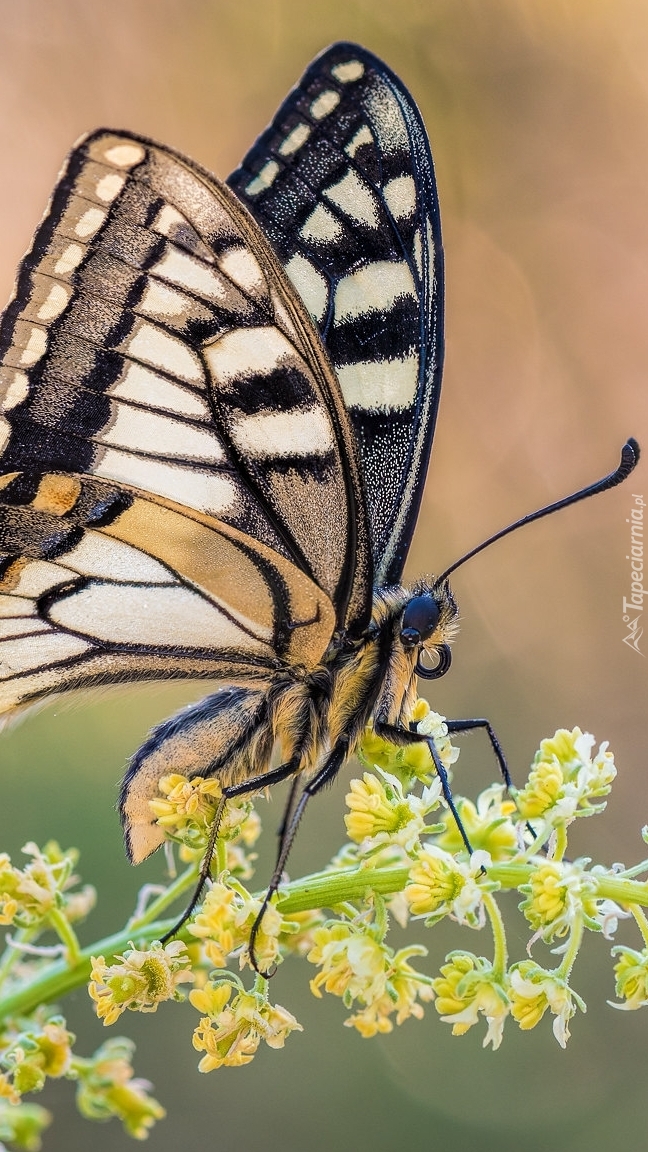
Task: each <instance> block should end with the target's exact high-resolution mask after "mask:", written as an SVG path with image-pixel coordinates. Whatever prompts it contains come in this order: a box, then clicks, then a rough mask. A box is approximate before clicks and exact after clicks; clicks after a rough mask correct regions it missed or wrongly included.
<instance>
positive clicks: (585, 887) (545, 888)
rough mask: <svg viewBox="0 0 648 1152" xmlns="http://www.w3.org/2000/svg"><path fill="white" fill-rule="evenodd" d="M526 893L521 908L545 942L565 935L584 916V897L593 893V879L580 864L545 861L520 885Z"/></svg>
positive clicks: (521, 889) (521, 890)
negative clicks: (588, 877) (589, 879)
mask: <svg viewBox="0 0 648 1152" xmlns="http://www.w3.org/2000/svg"><path fill="white" fill-rule="evenodd" d="M520 892H522V893H526V896H525V899H524V900H523V901H522V902H521V904H520V910H521V911H522V912H523V913H524V915H525V916H526V918H527V920H528V922H529V924H530V925H531V927H532V928H534V929H535V930H536V931H537V932H541V933H542V937H543V939H544V940H546V941H548V942H549V941H551V940H553V939H554V937H555V936H559V937H560V936H565V935H566V934H567V932H569V930H570V929H571V928H572V926H573V925H574V923H575V921H576V919H577V918H578V917H579V916H582V915H583V902H584V898H585V897H586V896H587V897H590V896H591V882H588V881H587V877H586V874H585V873H584V872H583V870H582V869H581V868H580V867H579V866H578V864H564V863H561V862H560V861H557V860H545V861H543V862H542V863H541V864H539V865H538V867H537V868H536V869H535V870H534V871H533V872H532V874H531V876H530V878H529V882H528V883H527V884H521V885H520Z"/></svg>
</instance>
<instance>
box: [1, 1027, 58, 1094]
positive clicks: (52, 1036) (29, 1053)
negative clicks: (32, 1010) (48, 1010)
mask: <svg viewBox="0 0 648 1152" xmlns="http://www.w3.org/2000/svg"><path fill="white" fill-rule="evenodd" d="M74 1039H75V1037H74V1036H73V1035H72V1033H71V1032H68V1030H67V1028H66V1027H65V1022H64V1021H63V1018H62V1017H60V1016H55V1017H52V1019H51V1020H48V1021H47V1022H46V1023H45V1024H43V1025H42V1026H38V1025H36V1024H34V1025H33V1026H32V1027H31V1028H29V1029H26V1030H25V1031H24V1032H21V1033H20V1034H19V1035H17V1036H16V1037H15V1038H14V1040H13V1042H12V1044H11V1046H10V1047H9V1048H7V1049H6V1050H5V1052H4V1053H3V1061H4V1063H5V1066H6V1067H11V1069H12V1080H13V1088H14V1089H15V1090H16V1091H17V1092H18V1093H19V1094H20V1095H22V1094H23V1093H25V1092H39V1091H40V1090H41V1088H42V1087H43V1086H44V1084H45V1080H46V1078H47V1077H48V1076H50V1077H52V1078H53V1079H58V1078H59V1077H61V1076H65V1075H66V1073H67V1072H68V1071H69V1069H70V1065H71V1060H72V1048H71V1046H72V1044H73V1043H74Z"/></svg>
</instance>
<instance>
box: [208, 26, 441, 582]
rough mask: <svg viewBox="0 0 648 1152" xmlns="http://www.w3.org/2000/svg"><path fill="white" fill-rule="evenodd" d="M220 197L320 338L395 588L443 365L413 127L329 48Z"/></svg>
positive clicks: (430, 208) (401, 109)
mask: <svg viewBox="0 0 648 1152" xmlns="http://www.w3.org/2000/svg"><path fill="white" fill-rule="evenodd" d="M228 184H229V185H230V187H231V188H233V189H234V191H235V192H236V194H237V196H239V197H240V199H241V200H242V201H243V203H244V204H245V205H246V207H247V208H248V209H249V210H250V212H251V213H252V214H253V215H254V216H255V218H256V219H257V220H258V222H259V223H260V225H261V227H262V229H263V231H264V232H265V234H266V235H267V236H269V238H270V240H271V241H272V244H273V246H274V249H275V251H276V252H277V253H278V255H279V257H280V259H281V261H282V263H283V265H284V268H285V269H286V271H287V273H288V275H289V277H290V278H291V280H292V282H293V283H294V285H295V287H296V288H297V290H298V291H299V292H300V294H301V296H302V298H303V300H304V301H305V303H306V305H307V307H308V310H309V312H310V314H311V316H312V318H313V320H314V322H315V323H316V324H317V326H318V328H319V331H320V334H321V336H322V339H323V341H324V344H325V346H326V349H327V352H328V355H329V357H330V360H331V363H332V365H333V367H334V369H335V372H336V374H337V377H338V380H339V382H340V387H341V390H342V394H343V396H344V400H345V403H346V407H347V411H348V413H349V417H350V420H351V423H352V426H353V429H354V433H355V436H356V440H357V444H358V449H359V453H360V457H361V461H362V466H363V473H364V480H365V485H366V497H367V505H368V512H369V527H370V533H371V543H372V552H373V562H374V570H375V579H376V584H377V585H378V586H381V585H383V584H392V583H397V582H398V581H399V580H400V577H401V573H402V570H403V565H404V562H405V557H406V554H407V550H408V547H409V543H410V539H411V536H412V532H413V530H414V524H415V521H416V516H417V512H418V507H419V502H420V499H421V494H422V489H423V485H424V482H425V475H426V471H427V462H428V456H429V452H430V446H431V443H432V436H433V433H434V424H435V419H436V412H437V407H438V402H439V391H440V386H441V367H442V358H443V250H442V247H441V229H440V223H439V211H438V200H437V192H436V184H435V178H434V169H433V165H432V157H431V155H430V148H429V144H428V140H427V135H426V131H425V127H424V125H423V122H422V120H421V116H420V114H419V112H418V109H417V108H416V105H415V104H414V102H413V100H412V98H411V96H410V95H409V93H408V92H407V90H406V89H405V88H404V86H403V85H402V84H401V82H400V80H399V79H398V77H396V76H394V74H393V73H392V72H391V71H390V70H389V69H388V68H387V67H386V66H385V65H384V64H383V63H382V61H380V60H378V59H377V58H376V57H375V56H373V55H372V54H371V53H369V52H367V51H365V50H364V49H363V48H360V47H358V45H355V44H335V45H333V46H332V47H331V48H329V49H327V51H325V52H323V53H322V55H321V56H319V57H318V58H317V59H316V60H315V61H314V62H313V63H312V64H311V65H310V66H309V68H308V69H307V71H306V72H305V74H304V76H303V77H302V79H301V80H300V82H299V84H298V85H297V86H296V87H295V88H294V89H293V91H292V92H291V93H290V94H289V95H288V97H287V98H286V100H285V101H284V103H283V104H282V105H281V108H280V109H279V111H278V112H277V115H276V116H275V118H274V120H273V121H272V124H271V125H270V127H269V128H268V129H267V130H266V131H265V132H264V133H263V134H262V135H261V137H260V138H259V139H258V140H257V142H256V144H255V145H254V146H253V147H252V149H251V150H250V151H249V152H248V154H247V156H246V157H245V159H244V160H243V163H242V164H241V166H240V168H238V169H237V170H236V171H235V172H234V173H232V175H231V176H230V177H229V179H228Z"/></svg>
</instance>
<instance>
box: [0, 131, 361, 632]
mask: <svg viewBox="0 0 648 1152" xmlns="http://www.w3.org/2000/svg"><path fill="white" fill-rule="evenodd" d="M0 387H1V391H2V393H3V394H4V405H3V412H4V418H3V422H2V429H1V431H2V432H3V433H4V444H3V446H2V449H1V453H0V469H1V470H2V471H3V472H6V473H11V472H14V471H23V470H24V469H31V468H37V469H39V470H41V471H42V470H51V471H61V472H67V473H73V474H88V473H91V474H93V475H96V476H99V477H102V478H105V479H108V480H111V481H117V482H119V483H122V484H125V485H127V486H129V487H130V488H135V489H140V490H144V491H146V492H151V493H153V494H157V495H160V496H162V497H164V498H166V499H170V500H173V501H176V502H178V503H180V504H184V505H185V506H187V507H188V508H194V509H197V510H198V511H200V512H204V513H206V514H207V515H209V516H212V517H216V518H218V520H220V521H222V522H224V523H225V524H228V525H230V526H232V527H234V528H236V529H238V530H239V531H242V532H245V533H246V535H249V536H252V537H253V538H254V539H257V540H259V541H260V542H261V543H263V544H265V545H267V546H268V547H270V548H272V549H273V550H274V551H275V552H276V553H278V554H279V555H282V556H284V557H286V558H287V559H290V560H291V561H292V562H293V563H294V564H296V565H297V566H298V567H299V568H300V569H302V571H304V572H305V573H307V574H308V575H309V576H310V577H311V578H312V579H313V580H314V581H315V582H316V583H317V584H319V586H320V587H321V588H322V589H323V590H324V591H325V592H326V594H327V596H328V597H329V599H331V600H332V601H333V603H334V604H335V606H336V609H337V615H338V623H339V624H341V625H343V624H345V625H347V626H351V627H355V628H361V627H362V626H363V625H364V623H365V622H366V620H367V618H368V613H369V609H370V596H371V561H370V554H369V546H368V539H367V530H366V513H365V510H364V497H363V491H362V482H361V479H360V471H359V465H358V462H357V460H356V450H355V444H354V438H353V432H352V430H351V428H350V426H349V422H348V417H347V415H346V411H345V408H344V404H343V401H342V398H341V396H340V394H339V388H338V385H337V382H336V380H335V377H334V375H333V373H332V372H331V369H330V367H329V365H328V362H327V360H326V357H325V355H324V353H323V350H322V348H321V344H320V341H319V338H318V336H317V333H316V332H315V330H314V329H313V326H312V323H311V321H310V319H309V317H308V315H307V313H306V310H305V308H304V307H303V305H302V303H301V301H300V300H299V299H298V298H297V296H296V293H295V291H294V288H293V287H292V286H291V285H290V284H289V283H288V281H287V280H286V278H285V274H284V273H283V270H282V268H281V266H280V265H279V263H278V262H277V260H276V258H275V257H274V255H273V253H272V250H271V249H270V246H269V245H268V243H267V242H266V240H265V239H264V237H263V236H262V235H261V234H260V231H259V229H258V227H257V226H256V225H255V224H254V221H253V220H252V219H251V218H250V217H249V215H248V214H247V213H246V212H244V210H243V209H242V208H241V206H240V203H239V202H238V200H237V199H236V197H234V196H233V195H232V193H231V192H229V190H228V189H226V188H223V186H222V185H220V184H219V183H218V182H217V181H215V180H214V179H213V178H212V177H210V176H209V175H208V174H207V173H205V172H203V171H202V170H201V169H200V168H198V167H197V166H196V165H194V164H193V163H192V162H191V161H188V160H185V159H183V158H182V157H179V156H177V155H176V154H174V153H172V152H171V151H169V150H168V149H166V148H162V147H160V146H159V145H156V144H153V143H151V142H150V141H148V140H144V139H141V138H140V137H136V136H133V135H130V134H128V133H119V134H118V133H113V132H107V131H99V132H96V133H94V134H93V135H91V136H90V137H88V138H87V139H86V140H85V141H83V142H82V143H81V144H80V145H79V146H78V147H77V148H75V149H74V151H73V152H72V153H71V156H70V158H69V161H68V164H67V166H66V169H65V171H64V173H63V175H62V177H61V180H60V182H59V184H58V186H57V188H56V189H55V192H54V196H53V199H52V203H51V205H50V208H49V211H48V213H47V215H46V217H45V220H44V221H43V224H42V225H41V227H40V229H39V230H38V232H37V234H36V237H35V240H34V244H33V247H32V250H31V252H30V253H29V254H28V256H27V257H26V258H25V260H24V262H23V264H22V266H21V269H20V273H19V278H18V284H17V289H16V296H15V299H14V301H13V302H12V303H11V304H10V306H9V308H8V309H7V311H6V313H5V315H4V318H3V321H2V324H1V326H0Z"/></svg>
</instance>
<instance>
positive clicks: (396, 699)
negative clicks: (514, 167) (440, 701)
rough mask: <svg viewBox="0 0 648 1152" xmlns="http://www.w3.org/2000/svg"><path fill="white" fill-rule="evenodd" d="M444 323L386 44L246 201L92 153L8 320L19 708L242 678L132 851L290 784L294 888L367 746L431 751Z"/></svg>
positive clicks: (2, 586)
mask: <svg viewBox="0 0 648 1152" xmlns="http://www.w3.org/2000/svg"><path fill="white" fill-rule="evenodd" d="M442 328H443V249H442V245H441V232H440V224H439V211H438V199H437V191H436V184H435V178H434V169H433V164H432V158H431V154H430V148H429V144H428V140H427V135H426V132H425V128H424V125H423V122H422V119H421V117H420V114H419V112H418V110H417V108H416V105H415V104H414V102H413V100H412V98H411V96H410V95H409V93H408V92H407V90H406V89H405V87H404V86H403V84H402V83H401V82H400V80H398V78H397V77H396V76H395V75H394V74H393V73H392V72H391V71H390V70H389V69H388V68H387V67H386V65H384V64H383V63H382V62H381V61H380V60H378V59H377V58H376V57H375V56H373V55H372V54H371V53H369V52H367V51H366V50H364V49H362V48H360V47H358V46H357V45H352V44H346V43H341V44H335V45H333V46H332V47H331V48H329V49H328V50H326V51H325V52H324V53H323V54H322V55H320V56H319V57H318V58H317V59H316V60H315V61H314V62H313V63H312V64H311V65H310V67H309V68H308V69H307V71H306V73H305V75H304V76H303V78H302V79H301V81H300V82H299V84H298V85H297V86H296V87H295V88H294V89H293V91H292V92H291V93H290V94H289V95H288V97H287V98H286V100H285V101H284V103H283V104H282V106H281V108H280V109H279V112H278V113H277V115H276V117H275V119H274V120H273V122H272V124H271V125H270V127H269V128H268V129H267V130H266V132H264V134H263V135H262V136H261V137H260V139H259V140H258V141H257V143H256V144H255V145H254V146H253V148H252V149H251V151H250V152H249V153H248V155H247V156H246V157H245V159H244V161H243V163H242V165H241V166H240V168H238V169H237V170H236V171H235V172H234V173H233V174H232V175H231V176H230V178H229V180H228V181H227V184H221V183H220V182H218V181H217V180H216V179H215V178H214V177H213V176H211V175H210V174H209V173H207V172H205V171H204V170H203V169H201V168H200V167H199V166H198V165H196V164H195V163H193V162H192V161H190V160H188V159H186V158H185V157H182V156H180V155H178V154H177V153H175V152H173V151H172V150H171V149H169V148H166V147H163V146H162V145H159V144H156V143H153V142H152V141H150V140H148V139H145V138H143V137H140V136H137V135H134V134H132V133H129V132H114V131H107V130H100V131H97V132H94V133H92V134H90V135H89V136H87V137H86V138H85V139H84V140H82V141H81V142H80V143H79V144H78V145H77V146H76V147H75V148H74V150H73V151H72V153H71V155H70V156H69V158H68V161H67V164H66V166H65V168H64V170H63V173H62V175H61V177H60V179H59V182H58V184H57V186H56V188H55V190H54V193H53V196H52V200H51V203H50V206H49V208H48V210H47V214H46V216H45V218H44V221H43V223H42V224H41V225H40V227H39V229H38V231H37V233H36V236H35V238H34V241H33V245H32V248H31V250H30V252H29V253H28V255H27V256H26V257H25V259H24V261H23V263H22V265H21V267H20V270H19V275H18V281H17V287H16V291H15V295H14V298H13V300H12V301H11V303H10V304H9V306H8V308H7V310H6V312H5V313H4V316H3V319H2V322H1V325H0V393H1V395H2V397H3V406H2V424H1V425H0V444H1V448H0V715H2V716H4V717H11V716H12V715H13V714H15V713H16V712H17V711H18V710H20V709H23V708H25V707H27V706H28V705H30V704H33V703H35V702H37V701H39V700H41V699H43V698H45V697H46V696H48V695H50V694H52V693H60V692H70V691H74V690H78V689H85V688H90V687H92V686H95V685H102V684H114V683H119V684H125V683H128V682H135V681H144V680H160V679H174V678H175V679H181V678H191V679H208V680H212V681H216V682H217V683H218V684H219V685H220V686H219V687H218V688H217V690H216V691H215V692H213V693H212V694H210V695H208V696H207V697H206V698H205V699H203V700H201V701H200V702H199V703H197V704H193V705H191V706H189V707H186V708H184V709H183V710H182V711H181V712H180V713H179V714H178V715H176V716H174V717H172V718H171V719H169V720H167V721H165V722H163V723H162V724H160V725H159V726H158V727H157V728H156V729H155V730H154V731H153V732H152V733H151V734H150V736H149V737H148V739H147V740H146V742H145V743H144V744H143V746H142V747H141V748H140V749H139V751H137V752H136V753H135V755H134V756H133V758H132V760H131V762H130V765H129V767H128V770H127V773H126V776H125V779H124V782H123V786H122V791H121V800H120V809H121V816H122V821H123V825H124V832H125V840H126V848H127V852H128V855H129V857H130V859H131V860H132V861H134V862H139V861H141V860H143V859H144V858H145V857H147V856H148V855H149V854H150V853H151V852H152V851H154V850H155V849H156V848H157V847H158V846H159V844H160V843H161V841H162V832H161V830H160V829H159V827H158V826H157V824H156V823H155V822H154V818H153V816H152V814H151V810H150V807H149V800H151V799H153V798H154V797H155V796H156V795H157V788H158V782H159V780H160V778H161V777H163V776H164V775H166V774H168V773H169V772H171V771H179V772H182V773H183V774H184V775H186V776H189V777H193V776H197V775H199V776H203V777H205V776H217V777H218V779H219V780H220V782H221V783H222V785H223V788H224V795H226V796H236V795H242V794H247V793H249V792H254V791H257V790H259V789H261V788H263V787H264V786H266V785H268V784H272V783H274V782H276V781H279V780H282V779H286V778H289V779H291V780H292V782H293V785H292V789H291V793H290V799H289V803H288V811H287V814H286V817H285V820H284V824H283V829H284V831H283V836H282V845H281V849H280V853H279V858H278V861H277V867H276V869H275V874H274V877H273V881H272V884H271V888H272V886H274V887H275V888H276V886H277V884H278V883H279V878H280V876H281V872H282V869H283V866H284V864H285V860H286V857H287V853H288V850H289V848H290V843H291V841H292V837H293V836H294V832H295V829H296V827H297V823H298V822H299V818H300V816H301V813H302V811H303V808H304V806H305V804H306V802H307V800H308V798H309V797H310V796H312V795H314V794H315V793H316V792H317V791H318V790H319V789H320V788H322V787H323V785H324V784H326V783H327V782H328V781H330V780H331V779H332V778H333V777H334V776H335V775H336V774H337V772H338V771H339V770H340V768H341V767H342V765H343V764H344V763H345V761H346V760H347V759H348V758H349V756H350V755H351V754H352V753H353V751H354V749H355V747H356V746H357V744H358V741H359V739H360V736H361V734H362V732H363V730H364V729H365V726H366V725H367V724H368V723H372V724H373V726H374V729H375V730H376V731H377V732H379V733H381V734H382V735H384V736H385V737H387V738H388V739H390V740H393V741H394V742H395V743H397V744H402V743H407V742H409V741H412V740H418V739H421V737H420V736H419V735H418V734H417V733H416V732H415V731H412V730H411V727H410V718H411V711H412V707H413V703H414V700H415V697H416V686H417V677H418V676H424V677H427V678H434V677H436V676H439V675H443V674H444V673H445V672H446V671H447V670H448V667H449V666H450V647H449V644H450V641H451V639H452V637H453V635H454V633H455V631H456V627H457V605H456V602H455V599H454V597H453V594H452V592H451V590H450V586H449V583H448V580H447V575H448V573H449V571H450V570H448V572H446V573H444V574H443V576H442V577H441V578H437V579H436V580H432V579H429V580H421V581H419V582H418V583H417V584H415V585H414V587H413V588H409V589H408V588H404V587H403V586H402V585H401V583H400V581H401V577H402V572H403V566H404V562H405V558H406V555H407V551H408V547H409V544H410V540H411V537H412V533H413V531H414V525H415V522H416V517H417V512H418V507H419V503H420V499H421V494H422V490H423V485H424V482H425V475H426V469H427V461H428V456H429V452H430V446H431V442H432V437H433V432H434V425H435V419H436V413H437V407H438V402H439V391H440V384H441V368H442V358H443V331H442ZM629 445H632V447H629ZM629 445H626V448H625V449H624V452H625V456H624V462H622V466H621V468H620V469H618V470H617V472H616V473H614V474H612V477H607V478H606V479H605V480H604V481H602V482H600V483H599V486H598V488H596V490H600V488H601V485H602V486H610V485H611V483H617V482H619V479H622V478H623V477H624V476H625V475H626V474H627V473H628V471H630V470H631V468H632V466H633V464H634V462H635V461H636V453H637V451H638V449H636V443H635V442H634V441H632V442H629ZM622 473H623V474H622ZM594 487H596V486H594ZM594 487H590V488H589V489H587V490H583V493H579V494H576V496H575V497H571V498H569V500H573V499H578V498H581V497H582V496H583V495H584V494H585V495H587V494H590V492H591V491H593V490H594ZM561 503H565V502H561ZM546 511H547V510H546V509H545V510H541V512H540V513H537V514H535V515H541V514H545V513H546ZM527 519H528V518H527ZM508 530H510V529H507V530H506V531H508ZM498 535H501V534H498ZM484 546H485V544H484V545H481V546H480V547H484ZM477 550H478V549H475V550H473V552H474V551H477ZM458 563H459V562H458ZM456 566H457V565H454V566H453V568H454V567H456ZM474 726H481V727H486V728H487V729H488V731H489V734H490V735H491V740H492V743H493V746H494V748H495V751H496V754H497V755H498V758H499V759H500V765H501V766H502V770H503V772H504V773H505V775H506V767H505V763H504V760H503V756H502V755H501V749H499V745H498V743H497V741H496V739H495V737H494V734H493V733H492V730H491V729H490V725H488V724H487V722H486V721H484V720H474V721H473V720H467V721H454V722H452V725H451V730H452V731H460V730H462V729H463V728H466V727H474ZM276 746H278V747H279V748H280V750H281V754H280V759H279V763H278V764H275V763H274V762H273V761H272V759H271V758H272V753H273V749H274V748H275V747H276ZM430 748H431V751H432V754H433V756H434V755H435V751H434V746H433V742H430ZM498 750H499V751H498ZM435 762H437V768H438V770H439V771H440V772H441V771H442V766H441V765H440V762H438V758H437V757H436V756H435ZM450 803H451V798H450Z"/></svg>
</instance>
